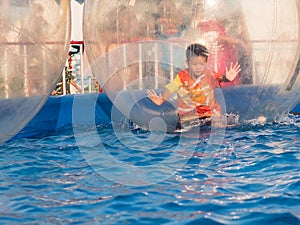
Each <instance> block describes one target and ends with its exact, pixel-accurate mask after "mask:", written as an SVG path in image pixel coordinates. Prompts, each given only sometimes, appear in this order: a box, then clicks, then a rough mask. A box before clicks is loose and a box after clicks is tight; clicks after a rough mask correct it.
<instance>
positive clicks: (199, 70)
mask: <svg viewBox="0 0 300 225" xmlns="http://www.w3.org/2000/svg"><path fill="white" fill-rule="evenodd" d="M207 59H208V50H207V48H206V47H205V46H203V45H200V44H192V45H190V46H189V47H188V48H187V50H186V64H187V66H188V67H187V68H186V69H184V70H182V71H180V72H179V73H178V74H177V76H176V77H175V79H174V81H173V82H171V83H169V84H167V85H166V90H165V91H164V92H163V94H160V95H157V94H156V93H155V92H154V91H150V90H149V91H148V97H149V98H150V99H151V100H152V101H153V102H154V103H155V104H156V105H162V104H163V103H164V102H165V101H166V100H167V99H168V98H169V97H170V95H171V94H172V93H174V92H177V100H178V114H179V118H180V121H179V122H180V123H182V122H184V121H189V120H193V119H195V118H199V119H201V120H207V119H209V120H210V118H211V117H212V116H216V117H220V116H221V107H220V105H219V104H218V103H217V101H216V99H215V92H214V90H215V88H216V87H220V83H221V82H229V81H233V80H234V79H235V77H236V76H237V74H238V73H239V72H240V71H241V69H240V65H239V64H238V63H236V64H235V65H233V64H232V63H231V65H230V68H229V69H228V68H226V74H225V75H220V74H217V73H215V72H213V71H210V70H208V69H207Z"/></svg>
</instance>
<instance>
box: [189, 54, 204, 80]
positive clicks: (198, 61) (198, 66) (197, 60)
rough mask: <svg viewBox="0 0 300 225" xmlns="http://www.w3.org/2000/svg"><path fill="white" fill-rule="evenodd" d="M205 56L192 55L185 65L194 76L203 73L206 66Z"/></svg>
mask: <svg viewBox="0 0 300 225" xmlns="http://www.w3.org/2000/svg"><path fill="white" fill-rule="evenodd" d="M206 63H207V61H206V58H205V57H204V56H192V57H191V58H190V60H189V61H187V65H188V67H189V70H190V74H191V75H192V76H195V77H199V76H201V75H202V74H203V73H204V70H205V68H206Z"/></svg>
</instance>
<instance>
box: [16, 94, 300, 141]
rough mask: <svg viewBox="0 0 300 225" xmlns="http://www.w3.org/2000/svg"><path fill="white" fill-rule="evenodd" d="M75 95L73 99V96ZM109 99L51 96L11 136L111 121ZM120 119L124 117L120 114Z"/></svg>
mask: <svg viewBox="0 0 300 225" xmlns="http://www.w3.org/2000/svg"><path fill="white" fill-rule="evenodd" d="M75 98H76V101H74V99H75ZM74 102H76V104H79V107H78V106H77V107H76V110H80V112H76V113H79V114H80V115H81V117H80V119H77V120H76V121H73V117H72V114H73V107H74V105H73V104H74ZM91 104H93V105H94V112H95V114H94V115H95V116H94V117H93V118H92V119H89V118H88V116H89V115H90V112H88V111H87V108H89V109H90V105H91ZM112 107H113V105H112V102H111V101H110V100H109V98H108V97H107V95H106V94H96V93H93V94H82V95H65V96H50V97H49V99H48V100H47V101H46V103H45V104H44V106H43V107H42V108H41V110H40V111H39V112H38V113H37V114H36V115H35V117H34V118H33V119H32V120H31V121H30V122H29V123H28V124H27V126H25V127H24V128H23V129H22V130H21V131H20V132H19V133H18V134H17V135H16V136H14V137H13V138H12V139H18V138H24V137H34V136H44V135H47V134H49V133H53V132H58V131H60V130H63V129H67V128H72V127H73V126H77V125H78V126H94V125H109V124H111V110H112ZM291 113H293V114H300V103H298V104H297V105H296V106H295V107H294V108H293V110H292V111H291ZM119 117H120V120H121V119H125V117H123V115H122V114H121V113H119Z"/></svg>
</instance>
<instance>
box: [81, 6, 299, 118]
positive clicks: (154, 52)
mask: <svg viewBox="0 0 300 225" xmlns="http://www.w3.org/2000/svg"><path fill="white" fill-rule="evenodd" d="M299 5H300V3H299V1H298V0H267V1H260V0H252V1H244V0H226V1H225V0H193V1H190V0H151V1H148V0H130V1H129V0H87V1H85V9H84V40H85V44H86V45H85V47H86V53H87V55H88V58H89V61H90V64H91V66H92V70H93V73H94V75H95V77H96V79H97V80H98V82H99V83H100V84H101V85H102V87H103V88H104V90H105V92H106V93H107V94H108V96H109V97H110V98H111V100H112V101H113V102H116V103H118V102H119V101H118V100H116V98H118V96H120V95H121V94H122V93H123V92H132V93H133V92H135V91H137V90H147V89H163V88H164V86H165V85H166V84H167V83H168V82H170V81H172V80H173V79H174V77H175V76H176V74H177V72H178V71H180V70H182V69H184V68H185V67H186V64H185V49H186V47H187V46H188V45H190V44H192V43H201V44H204V45H205V46H206V47H207V48H208V50H209V58H208V67H209V69H211V70H214V71H216V72H218V73H220V74H224V73H225V72H226V67H227V68H228V67H229V66H230V63H235V62H238V63H239V64H240V66H241V72H240V73H239V75H238V76H237V78H236V79H235V80H234V81H233V82H228V83H222V84H221V85H222V89H221V95H222V93H224V104H225V105H224V106H223V108H224V110H225V111H226V108H227V110H230V111H228V113H236V114H240V115H239V116H240V119H241V121H247V120H252V119H256V118H261V117H264V118H266V120H267V121H272V120H276V119H278V118H279V117H281V116H283V115H286V114H287V113H288V112H289V110H291V109H292V108H293V107H294V106H295V104H296V103H297V102H298V100H299V92H300V87H299V84H300V81H299V64H300V63H299V7H300V6H299ZM232 93H237V94H235V95H234V94H232ZM145 98H146V95H145ZM133 99H134V98H133ZM139 100H140V99H138V100H132V99H130V98H128V102H126V101H124V100H122V101H123V102H122V103H123V104H119V105H117V107H118V108H119V110H120V111H122V112H124V114H127V113H128V111H130V109H128V107H131V106H133V105H134V104H135V103H136V102H132V101H139ZM125 102H126V103H125ZM245 103H246V104H245ZM242 107H243V108H242ZM130 119H133V120H134V117H133V118H130Z"/></svg>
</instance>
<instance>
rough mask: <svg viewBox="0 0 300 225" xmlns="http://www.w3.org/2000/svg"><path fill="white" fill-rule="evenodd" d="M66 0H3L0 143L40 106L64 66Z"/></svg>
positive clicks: (67, 32) (67, 24)
mask: <svg viewBox="0 0 300 225" xmlns="http://www.w3.org/2000/svg"><path fill="white" fill-rule="evenodd" d="M69 4H70V3H69V1H68V0H60V1H56V0H29V1H28V0H26V1H24V0H1V1H0V12H1V13H0V55H1V57H0V124H1V125H0V144H1V143H3V142H4V141H6V140H8V139H9V138H11V137H12V136H14V135H15V134H16V133H18V132H19V131H20V130H21V129H22V128H23V127H24V126H25V125H26V124H27V123H28V122H29V121H30V120H31V119H32V118H33V116H34V115H35V114H36V113H37V112H38V111H39V109H40V108H41V107H42V105H43V104H44V102H45V101H46V100H47V98H48V97H49V95H50V92H51V89H52V88H53V87H54V85H55V84H56V81H57V79H58V77H59V75H60V74H61V71H62V69H63V66H64V63H65V60H66V56H67V51H68V48H69V41H70V5H69Z"/></svg>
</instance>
